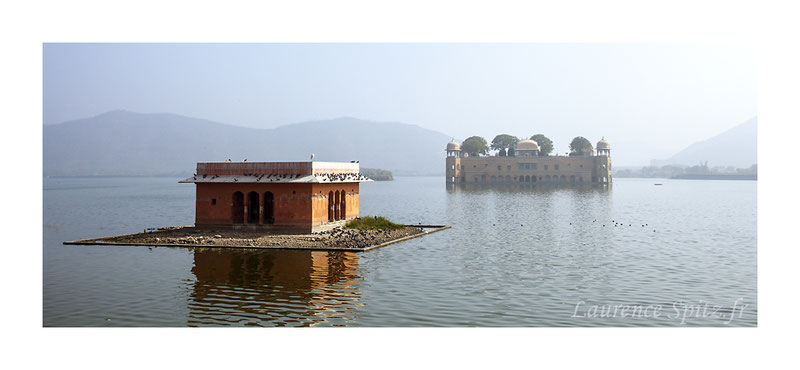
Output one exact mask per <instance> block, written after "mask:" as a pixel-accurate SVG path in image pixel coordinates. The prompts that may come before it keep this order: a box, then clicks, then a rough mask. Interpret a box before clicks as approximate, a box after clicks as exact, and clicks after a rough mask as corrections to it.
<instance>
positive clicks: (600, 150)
mask: <svg viewBox="0 0 800 370" xmlns="http://www.w3.org/2000/svg"><path fill="white" fill-rule="evenodd" d="M596 148H597V155H603V156H606V157H610V156H611V144H609V143H608V141H606V138H605V137H604V138H602V139H600V141H598V142H597V146H596Z"/></svg>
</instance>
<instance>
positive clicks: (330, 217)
mask: <svg viewBox="0 0 800 370" xmlns="http://www.w3.org/2000/svg"><path fill="white" fill-rule="evenodd" d="M333 220H334V218H333V191H329V192H328V222H333Z"/></svg>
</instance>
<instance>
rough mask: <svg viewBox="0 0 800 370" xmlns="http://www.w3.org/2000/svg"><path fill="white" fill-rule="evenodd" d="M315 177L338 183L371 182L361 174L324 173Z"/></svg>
mask: <svg viewBox="0 0 800 370" xmlns="http://www.w3.org/2000/svg"><path fill="white" fill-rule="evenodd" d="M314 177H316V178H319V179H321V180H322V181H328V182H337V181H365V180H369V178H367V177H366V176H364V175H362V174H361V172H359V173H323V174H315V175H314Z"/></svg>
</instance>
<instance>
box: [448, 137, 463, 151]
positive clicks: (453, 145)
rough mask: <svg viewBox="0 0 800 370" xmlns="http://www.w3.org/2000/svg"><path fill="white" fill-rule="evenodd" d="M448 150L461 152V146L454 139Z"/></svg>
mask: <svg viewBox="0 0 800 370" xmlns="http://www.w3.org/2000/svg"><path fill="white" fill-rule="evenodd" d="M447 150H461V145H459V144H458V143H457V142H456V141H455V139H453V141H451V142H449V143H447Z"/></svg>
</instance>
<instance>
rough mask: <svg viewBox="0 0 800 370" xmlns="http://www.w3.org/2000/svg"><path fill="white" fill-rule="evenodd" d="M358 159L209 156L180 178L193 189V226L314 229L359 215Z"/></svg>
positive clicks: (290, 229) (313, 230) (328, 226)
mask: <svg viewBox="0 0 800 370" xmlns="http://www.w3.org/2000/svg"><path fill="white" fill-rule="evenodd" d="M371 181H372V180H370V179H368V178H366V177H364V176H362V175H361V173H360V169H359V164H358V163H343V162H313V161H308V162H207V163H197V172H196V173H195V176H193V177H189V178H187V179H185V180H182V181H180V182H181V183H194V184H196V185H197V189H196V205H195V226H196V227H198V228H200V227H210V228H216V227H233V228H237V229H238V228H242V229H254V230H259V229H263V230H265V231H268V230H275V231H292V232H306V233H308V232H316V231H321V230H327V229H330V228H333V227H336V226H340V225H343V224H344V223H345V221H346V220H350V219H353V218H356V217H358V192H359V190H358V186H359V183H362V182H371Z"/></svg>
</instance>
